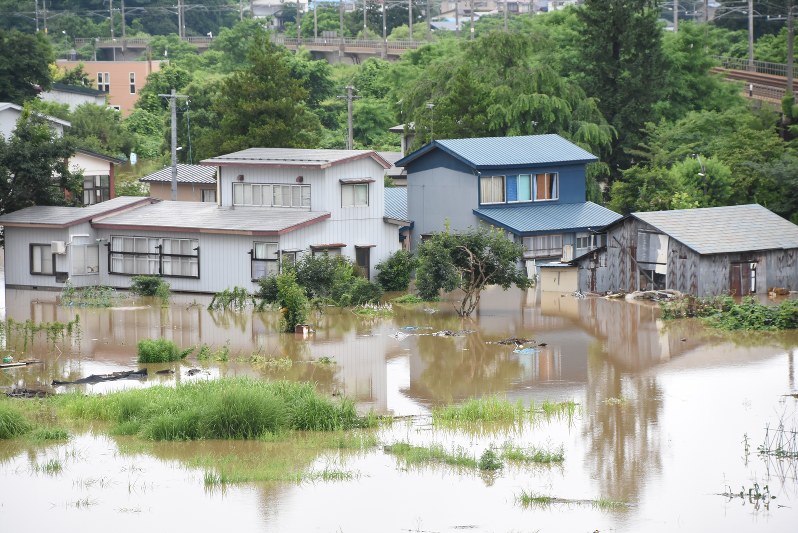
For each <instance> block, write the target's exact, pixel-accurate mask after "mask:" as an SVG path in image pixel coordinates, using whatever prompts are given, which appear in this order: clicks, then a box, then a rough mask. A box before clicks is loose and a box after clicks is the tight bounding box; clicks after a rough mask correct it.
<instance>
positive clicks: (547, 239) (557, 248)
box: [524, 233, 563, 259]
mask: <svg viewBox="0 0 798 533" xmlns="http://www.w3.org/2000/svg"><path fill="white" fill-rule="evenodd" d="M562 247H563V235H562V234H561V233H555V234H548V235H533V236H531V237H524V257H525V258H527V259H534V258H537V257H558V256H561V255H562Z"/></svg>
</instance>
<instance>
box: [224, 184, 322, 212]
mask: <svg viewBox="0 0 798 533" xmlns="http://www.w3.org/2000/svg"><path fill="white" fill-rule="evenodd" d="M214 201H215V193H214ZM233 205H253V206H262V207H306V208H309V207H310V185H278V184H273V183H272V184H269V183H233Z"/></svg>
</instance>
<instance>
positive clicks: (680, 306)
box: [660, 296, 798, 331]
mask: <svg viewBox="0 0 798 533" xmlns="http://www.w3.org/2000/svg"><path fill="white" fill-rule="evenodd" d="M660 305H661V308H662V317H663V318H665V319H676V318H703V319H705V321H706V323H707V324H708V325H709V326H711V327H714V328H717V329H724V330H730V331H736V330H747V331H751V330H753V331H775V330H784V329H798V300H795V299H791V300H784V301H783V302H781V304H779V305H764V304H761V303H759V302H757V301H756V299H754V298H751V297H747V298H743V299H742V300H741V301H740V303H737V302H735V301H734V299H733V298H732V297H730V296H726V297H721V298H696V297H695V296H686V297H684V298H681V299H679V300H676V301H672V302H663V303H661V304H660Z"/></svg>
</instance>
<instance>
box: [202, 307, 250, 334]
mask: <svg viewBox="0 0 798 533" xmlns="http://www.w3.org/2000/svg"><path fill="white" fill-rule="evenodd" d="M208 315H210V317H211V320H213V323H214V325H215V326H216V327H220V328H224V329H229V328H230V327H231V326H235V327H237V328H238V329H239V330H241V333H246V331H247V324H249V315H250V312H249V310H247V311H234V310H232V309H224V310H222V311H218V310H216V311H214V310H210V309H209V310H208Z"/></svg>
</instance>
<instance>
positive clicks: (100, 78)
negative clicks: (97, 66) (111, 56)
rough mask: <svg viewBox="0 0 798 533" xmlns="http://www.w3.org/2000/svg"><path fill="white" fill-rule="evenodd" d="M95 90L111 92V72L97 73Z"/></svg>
mask: <svg viewBox="0 0 798 533" xmlns="http://www.w3.org/2000/svg"><path fill="white" fill-rule="evenodd" d="M97 90H98V91H101V92H104V93H110V92H111V73H110V72H98V73H97Z"/></svg>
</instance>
